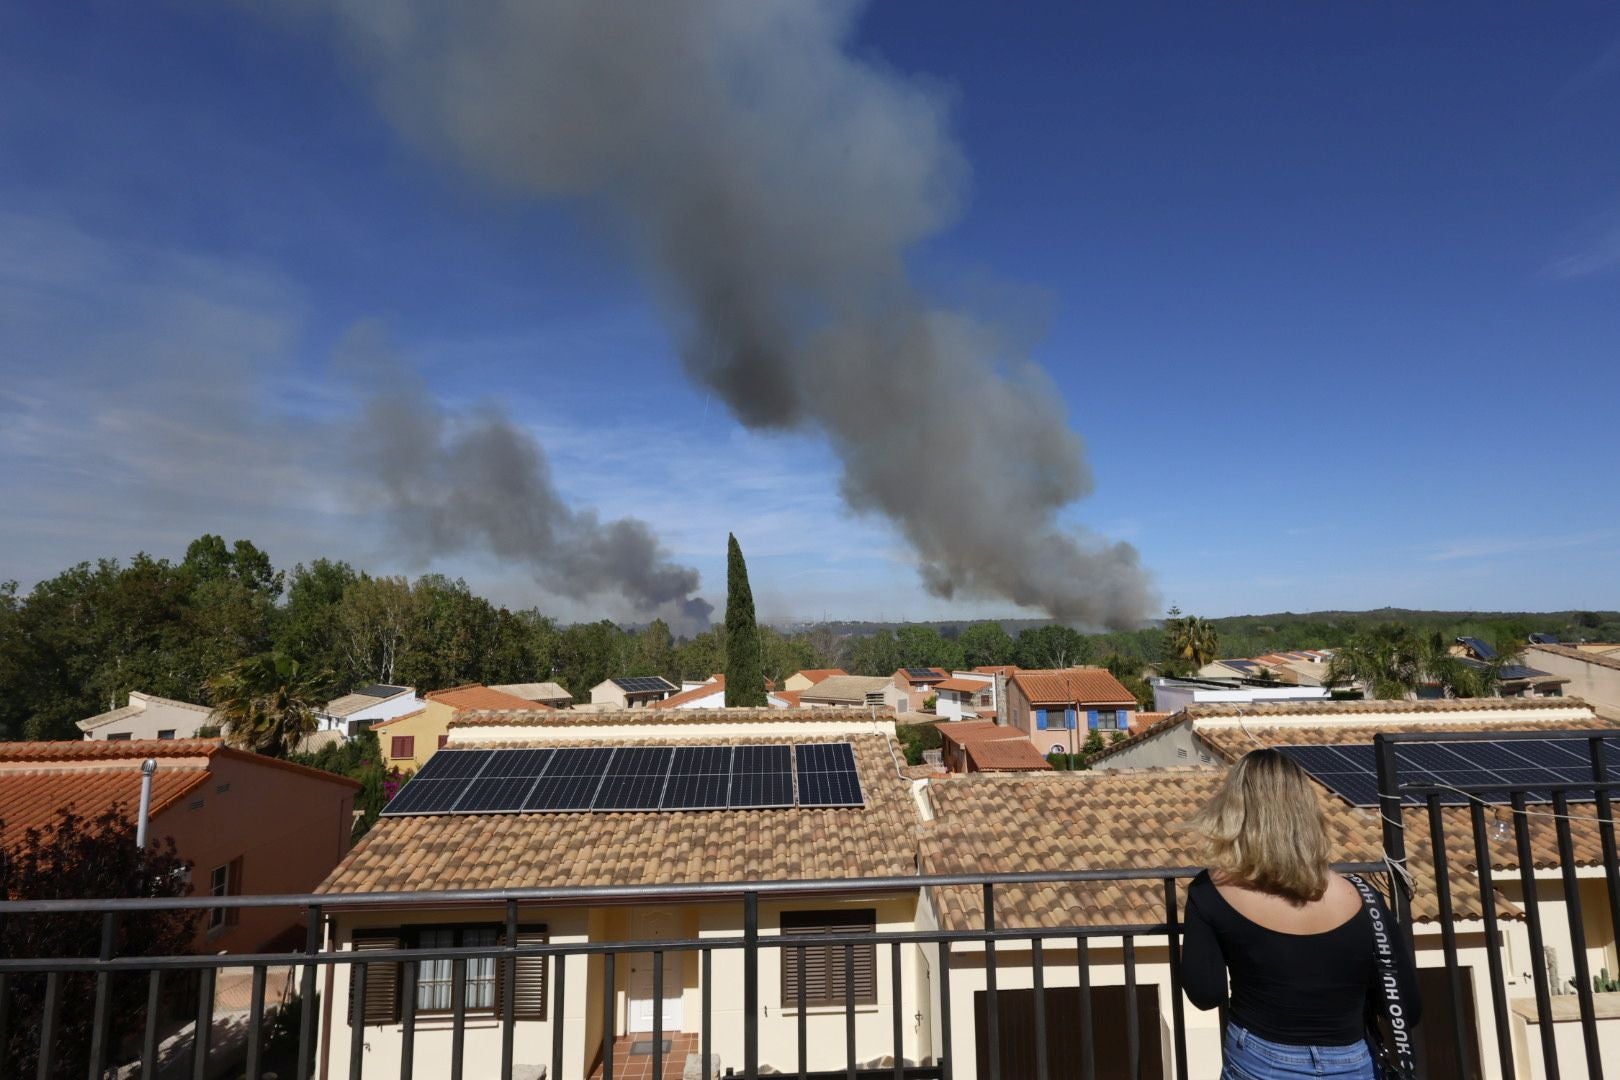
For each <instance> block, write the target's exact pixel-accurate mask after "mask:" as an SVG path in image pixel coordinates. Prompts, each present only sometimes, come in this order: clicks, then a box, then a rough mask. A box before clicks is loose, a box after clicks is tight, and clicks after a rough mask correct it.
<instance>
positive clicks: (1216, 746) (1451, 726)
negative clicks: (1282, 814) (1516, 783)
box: [1193, 715, 1620, 761]
mask: <svg viewBox="0 0 1620 1080" xmlns="http://www.w3.org/2000/svg"><path fill="white" fill-rule="evenodd" d="M1617 727H1620V723H1616V722H1615V721H1612V720H1606V719H1603V718H1602V717H1597V716H1592V715H1585V716H1582V717H1579V718H1577V719H1573V720H1512V719H1504V720H1493V721H1484V720H1480V721H1472V720H1461V721H1459V720H1452V721H1430V722H1428V723H1422V722H1418V723H1406V724H1390V723H1383V724H1379V723H1367V724H1319V725H1305V724H1286V725H1282V724H1279V725H1274V726H1268V725H1264V724H1253V723H1251V724H1247V725H1245V726H1244V727H1239V726H1236V725H1225V724H1223V725H1220V726H1216V725H1213V724H1199V723H1198V722H1197V721H1196V720H1195V721H1194V722H1193V734H1194V735H1196V736H1197V737H1198V739H1199V740H1200V741H1201V742H1203V743H1204V744H1205V745H1207V746H1208V747H1209V748H1210V749H1211V750H1213V751H1214V752H1215V753H1216V754H1218V755H1220V756H1221V757H1222V758H1223V759H1225V760H1227V761H1236V760H1237V759H1238V758H1240V757H1242V756H1243V755H1244V754H1246V753H1248V752H1249V751H1250V750H1253V749H1255V748H1256V747H1260V746H1325V745H1329V744H1332V743H1363V742H1372V738H1373V736H1374V735H1376V734H1378V733H1379V732H1399V731H1456V732H1468V731H1491V730H1496V731H1579V730H1584V729H1587V728H1592V729H1597V728H1604V729H1613V728H1617Z"/></svg>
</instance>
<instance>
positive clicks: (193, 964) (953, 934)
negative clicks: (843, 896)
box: [0, 922, 1170, 973]
mask: <svg viewBox="0 0 1620 1080" xmlns="http://www.w3.org/2000/svg"><path fill="white" fill-rule="evenodd" d="M1169 928H1170V927H1169V924H1168V923H1164V922H1161V923H1133V924H1130V925H1127V926H1059V927H1028V928H1019V927H998V928H996V929H995V930H990V931H985V930H927V931H910V930H893V931H883V932H880V933H870V934H868V933H853V934H826V935H819V934H818V935H817V936H816V945H817V946H821V945H846V944H847V945H890V944H899V945H906V944H922V945H927V944H939V943H942V942H946V941H949V942H953V943H967V944H971V943H973V942H975V941H987V940H989V939H992V938H994V939H995V940H997V941H1033V940H1035V939H1037V938H1039V939H1041V940H1043V941H1044V940H1046V939H1048V938H1067V939H1073V938H1076V937H1085V938H1112V937H1117V938H1126V937H1131V938H1137V937H1153V936H1157V935H1160V934H1165V933H1167V931H1168V930H1169ZM801 944H803V942H802V941H800V940H798V939H796V938H795V937H794V936H793V935H791V934H770V935H761V936H760V937H759V940H758V943H757V947H758V948H760V949H793V948H797V947H798V946H799V945H801ZM746 946H747V942H746V940H745V939H744V938H742V937H741V936H738V937H734V938H687V939H684V940H670V939H659V940H655V941H615V942H603V943H598V944H591V943H589V942H574V943H564V944H547V945H518V946H513V947H506V946H500V945H486V946H464V947H459V948H437V949H366V950H364V951H356V950H353V949H344V950H341V951H336V952H322V953H316V954H313V955H312V954H310V953H302V952H297V953H207V954H203V955H172V956H120V957H115V958H114V959H111V960H98V959H96V958H95V957H22V958H16V959H0V972H8V973H9V972H29V971H35V972H37V971H106V970H114V971H120V970H122V971H148V970H151V969H153V968H163V969H165V970H172V969H201V968H216V969H217V968H238V967H241V968H247V967H253V966H255V965H263V966H266V967H293V966H300V965H304V964H309V963H315V964H385V963H402V962H404V961H407V960H409V961H429V960H479V959H484V958H486V957H487V958H490V959H496V960H499V959H503V958H505V957H514V958H523V957H534V956H561V957H569V956H603V955H607V954H609V953H611V954H614V955H622V954H625V953H645V952H654V951H658V950H661V951H663V952H679V953H687V952H701V951H703V950H705V949H742V948H745V947H746ZM957 955H959V956H961V955H969V956H970V955H972V954H971V953H967V954H963V953H958V954H957Z"/></svg>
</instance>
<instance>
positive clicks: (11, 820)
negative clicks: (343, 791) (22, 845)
mask: <svg viewBox="0 0 1620 1080" xmlns="http://www.w3.org/2000/svg"><path fill="white" fill-rule="evenodd" d="M219 757H225V758H231V759H234V760H239V761H250V762H252V763H254V764H256V765H264V766H266V767H269V768H274V769H290V770H292V771H294V772H298V773H301V774H303V775H305V776H311V777H318V778H320V779H323V780H327V781H330V782H332V783H335V784H340V785H342V786H344V787H349V788H353V789H355V790H358V789H359V788H360V783H359V781H356V780H350V779H349V778H348V777H344V776H337V775H334V774H332V773H327V772H321V771H320V770H318V769H311V768H308V767H306V766H303V765H296V764H294V763H292V762H290V761H281V760H279V759H277V758H271V757H264V756H262V755H260V754H250V753H248V752H246V751H243V750H234V749H231V748H230V747H227V746H225V745H224V744H222V743H221V742H220V740H218V739H120V740H116V741H108V740H104V739H102V740H80V741H73V742H69V741H62V742H8V743H0V819H3V821H4V830H5V831H4V834H3V835H0V843H3V844H7V845H9V844H11V843H13V842H14V841H15V840H16V839H18V838H19V837H20V836H21V833H22V830H24V829H27V828H30V827H39V826H42V825H45V824H48V823H50V822H52V821H54V820H55V819H56V812H57V810H58V809H59V808H63V807H72V808H73V810H74V811H75V812H76V813H79V814H82V815H86V816H91V815H95V814H99V813H101V812H102V811H104V810H107V809H109V808H110V807H112V806H113V804H114V803H127V804H128V806H127V809H129V810H130V811H131V812H133V810H134V809H135V807H136V806H137V805H138V804H139V802H140V795H141V774H140V769H141V762H143V761H145V760H146V759H147V758H156V759H157V761H158V771H157V774H156V775H155V776H153V778H152V810H151V812H152V814H153V815H156V814H158V813H160V812H162V811H163V810H165V809H167V808H168V807H170V806H173V805H174V804H175V803H176V802H178V801H179V800H181V799H183V798H184V797H185V796H186V795H187V794H188V793H190V792H191V791H192V790H194V789H195V788H197V787H198V786H200V785H201V784H202V783H203V782H204V781H205V780H206V779H207V777H208V770H209V766H210V763H211V762H212V760H213V759H214V758H219Z"/></svg>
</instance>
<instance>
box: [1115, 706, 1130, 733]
mask: <svg viewBox="0 0 1620 1080" xmlns="http://www.w3.org/2000/svg"><path fill="white" fill-rule="evenodd" d="M1115 715H1116V716H1118V717H1119V730H1121V731H1129V730H1130V729H1131V710H1129V709H1121V710H1119V712H1118V713H1116V714H1115Z"/></svg>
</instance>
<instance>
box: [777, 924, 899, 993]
mask: <svg viewBox="0 0 1620 1080" xmlns="http://www.w3.org/2000/svg"><path fill="white" fill-rule="evenodd" d="M876 930H877V912H876V911H874V910H873V909H871V908H866V909H863V910H856V911H794V912H784V913H783V915H782V934H783V936H784V937H787V938H805V937H810V938H815V937H827V936H829V935H835V934H836V935H845V934H870V933H874V932H876ZM798 953H799V950H798V948H797V945H796V944H792V945H787V946H785V947H784V948H783V950H782V1008H784V1009H796V1008H798V1005H799V982H798V976H799V970H798V968H799V956H798ZM844 955H845V949H844V946H843V945H809V944H807V945H806V948H805V950H804V991H805V993H804V998H805V1005H806V1006H807V1007H814V1006H818V1005H821V1006H826V1005H831V1006H842V1005H843V1004H844V992H845V990H846V985H845V983H846V973H847V971H848V968H847V967H846V965H845V963H844ZM854 958H855V971H854V981H855V1003H856V1004H857V1005H875V1004H877V946H875V945H870V944H868V945H856V946H855V949H854Z"/></svg>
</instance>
